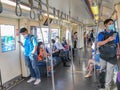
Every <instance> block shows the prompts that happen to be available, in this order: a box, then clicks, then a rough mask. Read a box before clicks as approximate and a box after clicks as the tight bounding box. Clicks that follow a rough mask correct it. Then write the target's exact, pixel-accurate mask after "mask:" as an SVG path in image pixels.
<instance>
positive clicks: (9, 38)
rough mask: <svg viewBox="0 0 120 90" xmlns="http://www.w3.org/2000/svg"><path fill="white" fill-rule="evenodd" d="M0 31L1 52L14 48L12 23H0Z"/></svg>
mask: <svg viewBox="0 0 120 90" xmlns="http://www.w3.org/2000/svg"><path fill="white" fill-rule="evenodd" d="M0 31H1V42H2V45H1V46H2V52H8V51H13V50H15V48H16V44H15V27H14V26H12V25H0Z"/></svg>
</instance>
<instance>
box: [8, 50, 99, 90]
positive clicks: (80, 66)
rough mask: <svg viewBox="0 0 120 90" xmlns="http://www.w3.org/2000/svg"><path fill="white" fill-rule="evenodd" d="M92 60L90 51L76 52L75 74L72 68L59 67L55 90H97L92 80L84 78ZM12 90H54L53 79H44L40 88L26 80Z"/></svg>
mask: <svg viewBox="0 0 120 90" xmlns="http://www.w3.org/2000/svg"><path fill="white" fill-rule="evenodd" d="M88 58H90V54H89V51H86V50H76V51H75V58H74V72H73V73H72V68H71V67H63V66H62V65H59V66H58V67H57V68H56V69H55V90H97V89H96V84H95V82H94V80H93V77H92V78H88V79H86V78H84V75H85V73H86V72H85V67H86V62H87V60H88ZM10 90H53V89H52V81H51V78H42V82H41V83H40V84H39V85H38V86H34V85H33V83H31V84H27V83H26V80H24V81H23V82H21V83H19V84H18V85H16V86H15V87H13V88H11V89H10Z"/></svg>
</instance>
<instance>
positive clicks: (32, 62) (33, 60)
mask: <svg viewBox="0 0 120 90" xmlns="http://www.w3.org/2000/svg"><path fill="white" fill-rule="evenodd" d="M25 61H26V65H27V66H28V68H29V71H30V75H31V77H34V78H37V79H40V71H39V68H38V62H37V55H30V56H25Z"/></svg>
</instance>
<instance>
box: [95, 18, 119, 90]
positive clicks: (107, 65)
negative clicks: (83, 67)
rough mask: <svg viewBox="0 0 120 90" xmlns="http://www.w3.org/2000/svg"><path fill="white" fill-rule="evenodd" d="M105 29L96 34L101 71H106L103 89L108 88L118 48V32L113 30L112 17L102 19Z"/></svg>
mask: <svg viewBox="0 0 120 90" xmlns="http://www.w3.org/2000/svg"><path fill="white" fill-rule="evenodd" d="M104 26H105V30H104V31H103V32H100V33H99V34H98V43H97V45H98V46H99V52H100V65H101V72H102V71H105V72H106V77H105V90H110V86H111V81H112V76H113V69H114V66H115V64H116V63H117V56H116V52H117V48H119V46H118V43H119V37H118V33H115V32H114V25H113V20H112V19H106V20H105V21H104Z"/></svg>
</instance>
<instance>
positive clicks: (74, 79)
mask: <svg viewBox="0 0 120 90" xmlns="http://www.w3.org/2000/svg"><path fill="white" fill-rule="evenodd" d="M69 29H70V26H69ZM70 31H71V32H72V30H70ZM70 43H71V64H72V67H71V68H72V80H73V90H74V86H75V82H74V80H75V79H74V62H73V53H72V47H73V44H72V37H71V38H70Z"/></svg>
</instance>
